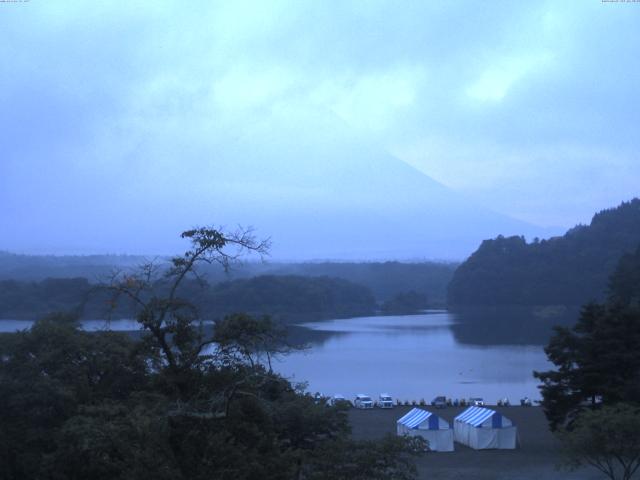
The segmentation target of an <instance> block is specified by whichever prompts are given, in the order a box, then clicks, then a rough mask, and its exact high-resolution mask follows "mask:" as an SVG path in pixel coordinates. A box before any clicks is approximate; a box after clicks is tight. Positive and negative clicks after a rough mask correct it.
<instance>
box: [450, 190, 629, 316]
mask: <svg viewBox="0 0 640 480" xmlns="http://www.w3.org/2000/svg"><path fill="white" fill-rule="evenodd" d="M638 245H640V200H639V199H637V198H636V199H633V200H631V201H630V202H625V203H622V204H621V205H620V206H618V207H617V208H612V209H608V210H603V211H601V212H599V213H597V214H596V215H594V217H593V219H592V221H591V224H590V225H588V226H584V225H580V226H577V227H575V228H573V229H571V230H569V231H568V232H567V233H566V234H565V235H564V236H562V237H555V238H552V239H549V240H543V241H540V242H534V243H526V242H525V240H524V239H523V238H522V237H502V236H500V237H498V238H496V239H494V240H486V241H484V242H482V244H481V245H480V247H479V248H478V249H477V250H476V251H475V252H474V253H473V255H471V256H470V257H469V258H468V259H467V260H466V261H465V262H464V263H462V264H461V265H460V267H458V269H457V270H456V272H455V273H454V275H453V279H452V280H451V283H450V284H449V293H448V300H449V305H451V306H464V305H555V304H566V305H582V304H584V303H586V302H588V301H590V300H601V299H602V298H603V297H604V295H605V294H606V287H607V279H608V277H609V275H610V274H611V273H612V272H613V270H614V269H615V267H616V265H617V263H618V261H619V259H620V257H621V256H622V255H624V254H626V253H630V252H633V251H635V249H636V248H637V247H638Z"/></svg>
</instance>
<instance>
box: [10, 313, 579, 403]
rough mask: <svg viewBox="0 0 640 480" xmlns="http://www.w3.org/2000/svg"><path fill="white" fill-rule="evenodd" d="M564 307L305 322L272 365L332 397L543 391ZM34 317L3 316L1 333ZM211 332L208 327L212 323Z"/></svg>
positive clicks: (95, 323) (118, 323)
mask: <svg viewBox="0 0 640 480" xmlns="http://www.w3.org/2000/svg"><path fill="white" fill-rule="evenodd" d="M576 318H577V312H576V311H575V310H574V311H569V310H566V309H555V310H554V309H549V308H547V309H533V310H531V309H525V308H511V309H482V310H480V309H468V310H464V311H456V312H454V313H450V312H446V311H429V312H426V313H424V314H421V315H401V316H385V317H382V316H379V317H359V318H351V319H340V320H326V321H320V322H313V323H305V324H302V325H298V326H293V327H291V328H290V329H289V340H290V342H291V343H293V344H295V345H303V344H306V345H307V346H308V348H307V349H305V350H304V351H300V352H296V353H294V354H292V355H289V356H287V357H284V358H280V359H279V360H278V362H277V363H276V364H275V365H274V367H275V368H276V369H277V370H278V371H279V372H281V373H282V374H284V375H285V376H287V377H289V378H291V379H292V380H293V381H298V382H302V381H306V382H308V383H309V390H311V391H320V392H322V393H324V394H327V395H330V394H334V393H342V394H344V395H347V396H349V397H354V396H355V395H356V394H357V393H368V394H370V395H374V396H376V395H377V394H379V393H381V392H389V393H391V394H392V395H394V396H395V397H396V398H399V399H401V400H405V399H409V400H412V399H415V400H420V399H421V398H424V399H425V400H428V401H429V400H431V399H432V398H433V397H435V396H437V395H446V396H448V397H451V398H468V397H472V396H474V397H475V396H481V397H484V398H485V400H486V401H488V402H490V403H494V402H495V401H496V400H497V399H498V398H501V397H504V396H507V397H509V398H510V400H511V401H512V402H516V401H518V399H519V398H521V397H523V396H525V395H527V396H529V397H531V398H534V399H537V398H539V397H540V395H539V393H538V389H537V382H536V381H535V379H534V378H533V376H532V375H531V373H532V371H533V370H546V369H548V368H549V367H550V364H549V363H548V362H547V360H546V356H545V354H544V351H543V345H545V344H546V343H547V341H548V339H549V335H550V333H551V327H552V325H554V324H562V325H569V324H571V323H573V322H574V321H575V319H576ZM31 324H32V322H29V321H19V320H2V321H0V331H5V332H6V331H16V330H20V329H25V328H29V327H30V326H31ZM82 326H83V328H84V329H85V330H88V331H96V330H103V329H107V328H110V329H112V330H120V331H138V324H137V323H136V322H135V321H133V320H112V321H111V322H109V323H107V322H105V321H104V320H87V321H84V322H82ZM206 327H207V328H206V330H209V329H210V328H211V322H207V326H206Z"/></svg>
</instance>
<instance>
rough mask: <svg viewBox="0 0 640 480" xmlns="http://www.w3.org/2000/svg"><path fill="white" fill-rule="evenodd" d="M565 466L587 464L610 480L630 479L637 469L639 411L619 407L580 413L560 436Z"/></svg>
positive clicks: (639, 453) (639, 439)
mask: <svg viewBox="0 0 640 480" xmlns="http://www.w3.org/2000/svg"><path fill="white" fill-rule="evenodd" d="M560 439H561V441H562V446H563V453H564V457H565V462H566V465H567V466H568V467H569V468H570V469H576V468H578V467H580V466H583V465H590V466H592V467H594V468H596V469H598V470H600V471H601V472H602V473H603V474H605V475H606V476H607V477H608V478H610V479H611V480H618V479H619V480H630V479H631V478H632V476H633V474H634V473H635V472H636V471H637V470H638V468H640V409H639V408H638V407H637V406H632V405H627V404H622V403H621V404H618V405H615V406H604V407H602V408H600V409H597V410H590V411H586V412H584V413H582V414H581V415H580V417H579V418H578V419H577V420H576V422H575V424H574V425H573V428H572V429H571V430H562V432H561V434H560Z"/></svg>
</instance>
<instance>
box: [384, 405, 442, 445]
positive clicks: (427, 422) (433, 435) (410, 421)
mask: <svg viewBox="0 0 640 480" xmlns="http://www.w3.org/2000/svg"><path fill="white" fill-rule="evenodd" d="M396 431H397V433H398V435H411V436H420V437H422V438H424V439H425V440H427V441H428V442H429V450H433V451H435V452H453V430H451V426H450V425H449V422H447V421H446V420H444V419H443V418H440V417H439V416H438V415H436V414H435V413H431V412H428V411H426V410H422V409H420V408H413V409H411V410H410V411H409V412H408V413H407V414H406V415H404V416H403V417H401V418H400V419H398V421H397V422H396Z"/></svg>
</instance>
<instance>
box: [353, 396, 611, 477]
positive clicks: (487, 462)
mask: <svg viewBox="0 0 640 480" xmlns="http://www.w3.org/2000/svg"><path fill="white" fill-rule="evenodd" d="M411 408H414V407H413V406H398V407H395V408H393V409H390V410H382V409H379V408H375V409H373V410H357V409H354V408H352V409H351V410H350V411H349V421H350V423H351V428H352V436H353V437H354V438H355V439H358V440H373V439H377V438H381V437H383V436H384V435H386V434H388V433H390V434H394V435H395V433H396V420H397V419H398V418H400V417H401V416H402V415H403V414H405V413H406V412H407V411H409V410H410V409H411ZM417 408H424V409H426V410H429V411H432V412H434V413H436V414H438V415H439V416H441V417H442V418H444V419H445V420H447V421H448V422H450V423H452V422H453V418H454V417H455V416H456V415H458V414H459V413H460V412H462V411H463V410H464V407H447V408H443V409H435V408H433V407H430V406H427V407H417ZM488 408H493V409H495V410H497V411H499V412H500V413H502V414H503V415H504V416H506V417H507V418H509V419H511V420H512V421H513V423H514V424H515V425H516V426H517V427H518V436H519V441H520V447H519V448H518V449H516V450H478V451H476V450H472V449H470V448H468V447H465V446H463V445H460V444H459V443H456V444H455V451H454V452H449V453H447V452H433V453H425V454H424V455H421V456H420V457H418V458H417V459H416V464H417V467H418V472H419V476H418V478H420V479H421V480H422V479H425V480H426V479H430V480H433V479H438V480H439V479H441V480H454V479H474V480H496V479H504V480H507V479H509V480H511V479H522V480H541V479H544V480H552V479H558V480H560V479H563V480H566V479H568V480H596V479H600V478H602V477H601V475H598V472H597V471H596V470H592V469H584V470H579V471H576V472H567V471H565V470H558V469H557V468H556V466H557V465H558V463H559V461H560V460H561V458H560V455H559V444H558V441H557V440H556V438H555V437H554V436H553V434H552V433H551V431H550V430H549V427H548V424H547V420H546V418H545V416H544V413H543V411H542V408H540V407H520V406H512V407H493V406H489V407H488Z"/></svg>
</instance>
